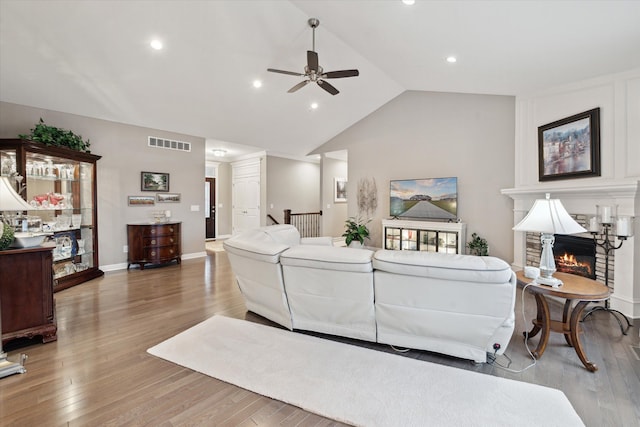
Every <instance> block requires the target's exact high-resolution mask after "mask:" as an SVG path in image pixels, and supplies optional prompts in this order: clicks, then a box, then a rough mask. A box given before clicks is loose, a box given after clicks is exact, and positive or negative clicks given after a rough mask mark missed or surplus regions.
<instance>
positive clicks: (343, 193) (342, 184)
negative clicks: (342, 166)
mask: <svg viewBox="0 0 640 427" xmlns="http://www.w3.org/2000/svg"><path fill="white" fill-rule="evenodd" d="M333 201H334V202H335V203H342V202H346V201H347V180H346V179H345V178H333Z"/></svg>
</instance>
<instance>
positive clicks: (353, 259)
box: [280, 245, 373, 273]
mask: <svg viewBox="0 0 640 427" xmlns="http://www.w3.org/2000/svg"><path fill="white" fill-rule="evenodd" d="M372 256H373V251H370V250H367V249H351V248H345V247H338V246H313V245H298V246H293V247H291V248H289V249H287V250H286V251H284V252H283V253H282V255H281V256H280V263H281V264H282V265H283V266H296V267H308V268H317V269H322V270H336V271H355V272H361V273H369V272H371V271H373V269H372V266H371V257H372Z"/></svg>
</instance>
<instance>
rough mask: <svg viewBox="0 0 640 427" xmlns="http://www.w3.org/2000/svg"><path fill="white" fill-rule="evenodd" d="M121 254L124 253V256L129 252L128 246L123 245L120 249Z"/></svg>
mask: <svg viewBox="0 0 640 427" xmlns="http://www.w3.org/2000/svg"><path fill="white" fill-rule="evenodd" d="M122 252H124V253H125V254H126V253H127V252H129V245H124V246H123V247H122Z"/></svg>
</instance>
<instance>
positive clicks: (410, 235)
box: [382, 219, 467, 254]
mask: <svg viewBox="0 0 640 427" xmlns="http://www.w3.org/2000/svg"><path fill="white" fill-rule="evenodd" d="M382 228H383V233H382V239H383V242H382V243H383V248H384V249H391V250H404V251H428V252H443V253H448V254H463V253H464V248H465V247H466V230H467V226H466V224H464V223H461V222H431V221H405V220H396V219H390V220H383V221H382Z"/></svg>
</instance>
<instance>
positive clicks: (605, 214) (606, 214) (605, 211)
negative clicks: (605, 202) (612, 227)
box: [600, 206, 611, 224]
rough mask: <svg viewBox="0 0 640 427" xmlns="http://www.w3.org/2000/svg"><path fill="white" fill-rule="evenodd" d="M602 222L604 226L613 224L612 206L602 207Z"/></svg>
mask: <svg viewBox="0 0 640 427" xmlns="http://www.w3.org/2000/svg"><path fill="white" fill-rule="evenodd" d="M600 221H601V222H602V223H603V224H611V206H602V207H601V208H600Z"/></svg>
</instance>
